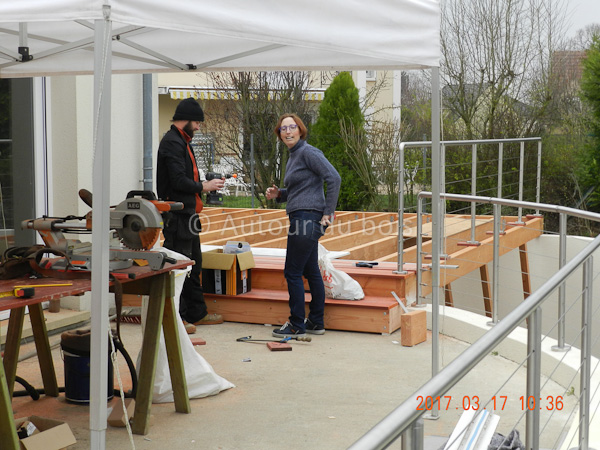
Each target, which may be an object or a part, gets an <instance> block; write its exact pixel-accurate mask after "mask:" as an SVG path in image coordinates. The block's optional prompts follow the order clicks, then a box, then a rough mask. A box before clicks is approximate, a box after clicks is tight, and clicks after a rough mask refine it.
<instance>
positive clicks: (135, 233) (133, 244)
mask: <svg viewBox="0 0 600 450" xmlns="http://www.w3.org/2000/svg"><path fill="white" fill-rule="evenodd" d="M160 230H161V229H160V228H144V223H143V221H142V220H141V219H140V218H139V217H136V216H133V215H129V216H125V218H124V219H123V228H120V229H117V230H116V232H117V235H118V236H119V239H120V240H121V243H123V245H124V246H126V247H128V248H130V249H133V250H148V249H151V248H152V247H154V244H155V243H156V241H157V240H158V237H159V236H160Z"/></svg>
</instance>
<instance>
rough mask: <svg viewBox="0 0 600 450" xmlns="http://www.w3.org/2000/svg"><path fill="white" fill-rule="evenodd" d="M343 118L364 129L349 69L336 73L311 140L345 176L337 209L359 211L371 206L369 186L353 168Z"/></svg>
mask: <svg viewBox="0 0 600 450" xmlns="http://www.w3.org/2000/svg"><path fill="white" fill-rule="evenodd" d="M341 121H343V122H344V123H345V124H346V125H349V124H352V126H353V128H354V129H355V130H358V129H360V130H363V128H364V121H365V119H364V116H363V113H362V111H361V109H360V103H359V100H358V89H357V88H356V86H355V85H354V82H353V81H352V76H351V75H350V73H348V72H342V73H340V74H339V75H338V76H336V77H335V78H334V79H333V81H332V82H331V85H330V86H329V88H327V90H326V91H325V96H324V98H323V102H322V103H321V106H320V107H319V117H318V119H317V121H316V122H315V124H314V125H313V127H312V129H311V133H310V143H311V144H312V145H314V146H315V147H317V148H318V149H320V150H321V151H322V152H323V153H324V154H325V156H326V157H327V159H328V160H329V162H331V164H332V165H333V166H334V167H335V168H336V169H337V171H338V172H339V174H340V176H341V177H342V185H341V188H340V196H339V200H338V206H337V209H338V210H340V211H357V210H358V211H359V210H362V209H363V208H365V207H367V206H368V205H367V204H366V203H367V202H368V196H366V195H365V193H366V186H365V184H364V182H363V181H362V179H361V178H360V177H359V176H357V174H356V171H355V170H353V168H352V163H351V160H350V158H349V156H348V154H347V152H346V148H345V144H344V140H343V139H342V136H341V133H340V130H341V125H340V123H341Z"/></svg>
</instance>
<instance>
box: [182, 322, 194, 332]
mask: <svg viewBox="0 0 600 450" xmlns="http://www.w3.org/2000/svg"><path fill="white" fill-rule="evenodd" d="M183 326H184V327H185V331H186V333H187V334H194V333H195V332H196V325H194V324H193V323H189V322H186V321H185V320H184V321H183Z"/></svg>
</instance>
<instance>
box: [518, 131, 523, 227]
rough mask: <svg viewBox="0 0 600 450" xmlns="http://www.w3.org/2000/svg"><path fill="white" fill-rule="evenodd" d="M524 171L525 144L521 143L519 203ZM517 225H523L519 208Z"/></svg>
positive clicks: (521, 211)
mask: <svg viewBox="0 0 600 450" xmlns="http://www.w3.org/2000/svg"><path fill="white" fill-rule="evenodd" d="M524 170H525V142H523V141H521V145H520V150H519V201H520V202H522V201H523V172H524ZM517 223H523V208H522V207H521V206H519V219H518V220H517Z"/></svg>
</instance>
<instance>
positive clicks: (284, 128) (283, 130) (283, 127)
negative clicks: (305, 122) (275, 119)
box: [279, 124, 298, 133]
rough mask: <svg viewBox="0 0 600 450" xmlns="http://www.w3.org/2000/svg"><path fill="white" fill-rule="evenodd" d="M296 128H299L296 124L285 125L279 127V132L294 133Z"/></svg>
mask: <svg viewBox="0 0 600 450" xmlns="http://www.w3.org/2000/svg"><path fill="white" fill-rule="evenodd" d="M296 128H298V125H296V124H294V125H284V126H282V127H279V132H280V133H285V132H286V131H287V130H290V131H294V130H295V129H296Z"/></svg>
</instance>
